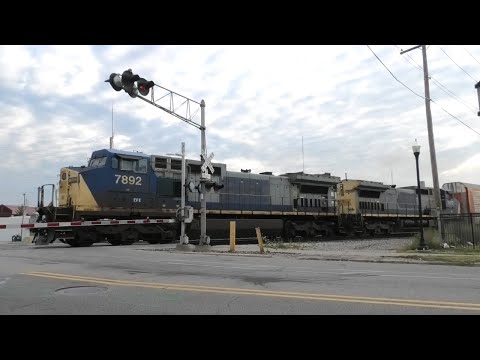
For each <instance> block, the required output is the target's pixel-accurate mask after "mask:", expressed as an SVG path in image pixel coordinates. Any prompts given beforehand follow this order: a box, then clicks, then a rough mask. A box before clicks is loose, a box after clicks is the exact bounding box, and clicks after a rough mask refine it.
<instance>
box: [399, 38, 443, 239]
mask: <svg viewBox="0 0 480 360" xmlns="http://www.w3.org/2000/svg"><path fill="white" fill-rule="evenodd" d="M420 47H421V48H422V55H423V77H424V83H425V110H426V113H427V128H428V145H429V148H430V162H431V166H432V179H433V197H434V199H435V207H436V217H437V225H438V235H439V236H440V237H441V236H442V227H441V224H440V212H441V210H442V201H441V197H440V185H439V181H438V170H437V158H436V155H435V154H436V153H435V140H434V136H433V125H432V113H431V110H430V101H431V99H430V86H429V85H430V84H429V77H428V62H427V46H426V45H417V46H414V47H413V48H411V49H408V50H405V51H403V50H402V51H400V54H401V55H403V54H405V53H407V52H409V51H412V50H415V49H418V48H420Z"/></svg>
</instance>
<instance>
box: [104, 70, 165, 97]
mask: <svg viewBox="0 0 480 360" xmlns="http://www.w3.org/2000/svg"><path fill="white" fill-rule="evenodd" d="M105 82H108V83H110V85H111V86H112V88H113V89H114V90H115V91H120V90H122V89H123V90H125V92H126V93H127V94H128V95H130V96H131V97H132V98H134V97H136V96H137V95H138V93H140V95H143V96H147V95H148V93H149V92H150V89H151V88H152V87H153V86H154V85H155V83H154V82H153V81H147V80H146V79H144V78H142V77H140V76H139V75H138V74H133V72H132V69H128V70H125V71H124V72H123V73H122V74H121V75H120V74H116V73H112V74H110V77H109V78H108V79H107V80H105Z"/></svg>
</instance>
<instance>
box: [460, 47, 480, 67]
mask: <svg viewBox="0 0 480 360" xmlns="http://www.w3.org/2000/svg"><path fill="white" fill-rule="evenodd" d="M464 49H465V48H464ZM465 51H466V52H467V53H468V54H469V55H470V56H471V57H472V58H473V60H475V61H476V62H477V63H479V64H480V61H478V60H477V59H475V58H474V57H473V55H472V54H470V51H468V50H467V49H465Z"/></svg>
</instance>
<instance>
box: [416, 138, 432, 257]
mask: <svg viewBox="0 0 480 360" xmlns="http://www.w3.org/2000/svg"><path fill="white" fill-rule="evenodd" d="M412 150H413V155H415V163H416V166H417V192H418V217H419V221H420V245H419V247H418V249H417V250H427V249H428V247H427V245H426V244H425V239H424V237H423V221H422V195H421V191H420V171H419V168H418V156H419V155H420V145H418V144H417V140H416V139H415V145H413V146H412Z"/></svg>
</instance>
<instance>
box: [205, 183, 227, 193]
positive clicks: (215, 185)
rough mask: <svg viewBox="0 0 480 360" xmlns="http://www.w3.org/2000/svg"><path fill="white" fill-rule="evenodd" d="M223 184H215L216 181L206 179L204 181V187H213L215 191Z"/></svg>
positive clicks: (208, 188)
mask: <svg viewBox="0 0 480 360" xmlns="http://www.w3.org/2000/svg"><path fill="white" fill-rule="evenodd" d="M224 186H225V185H223V184H217V183H216V182H213V181H207V182H206V183H205V189H206V190H208V191H210V190H211V189H213V190H214V191H215V192H217V191H218V190H220V189H223V187H224Z"/></svg>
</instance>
